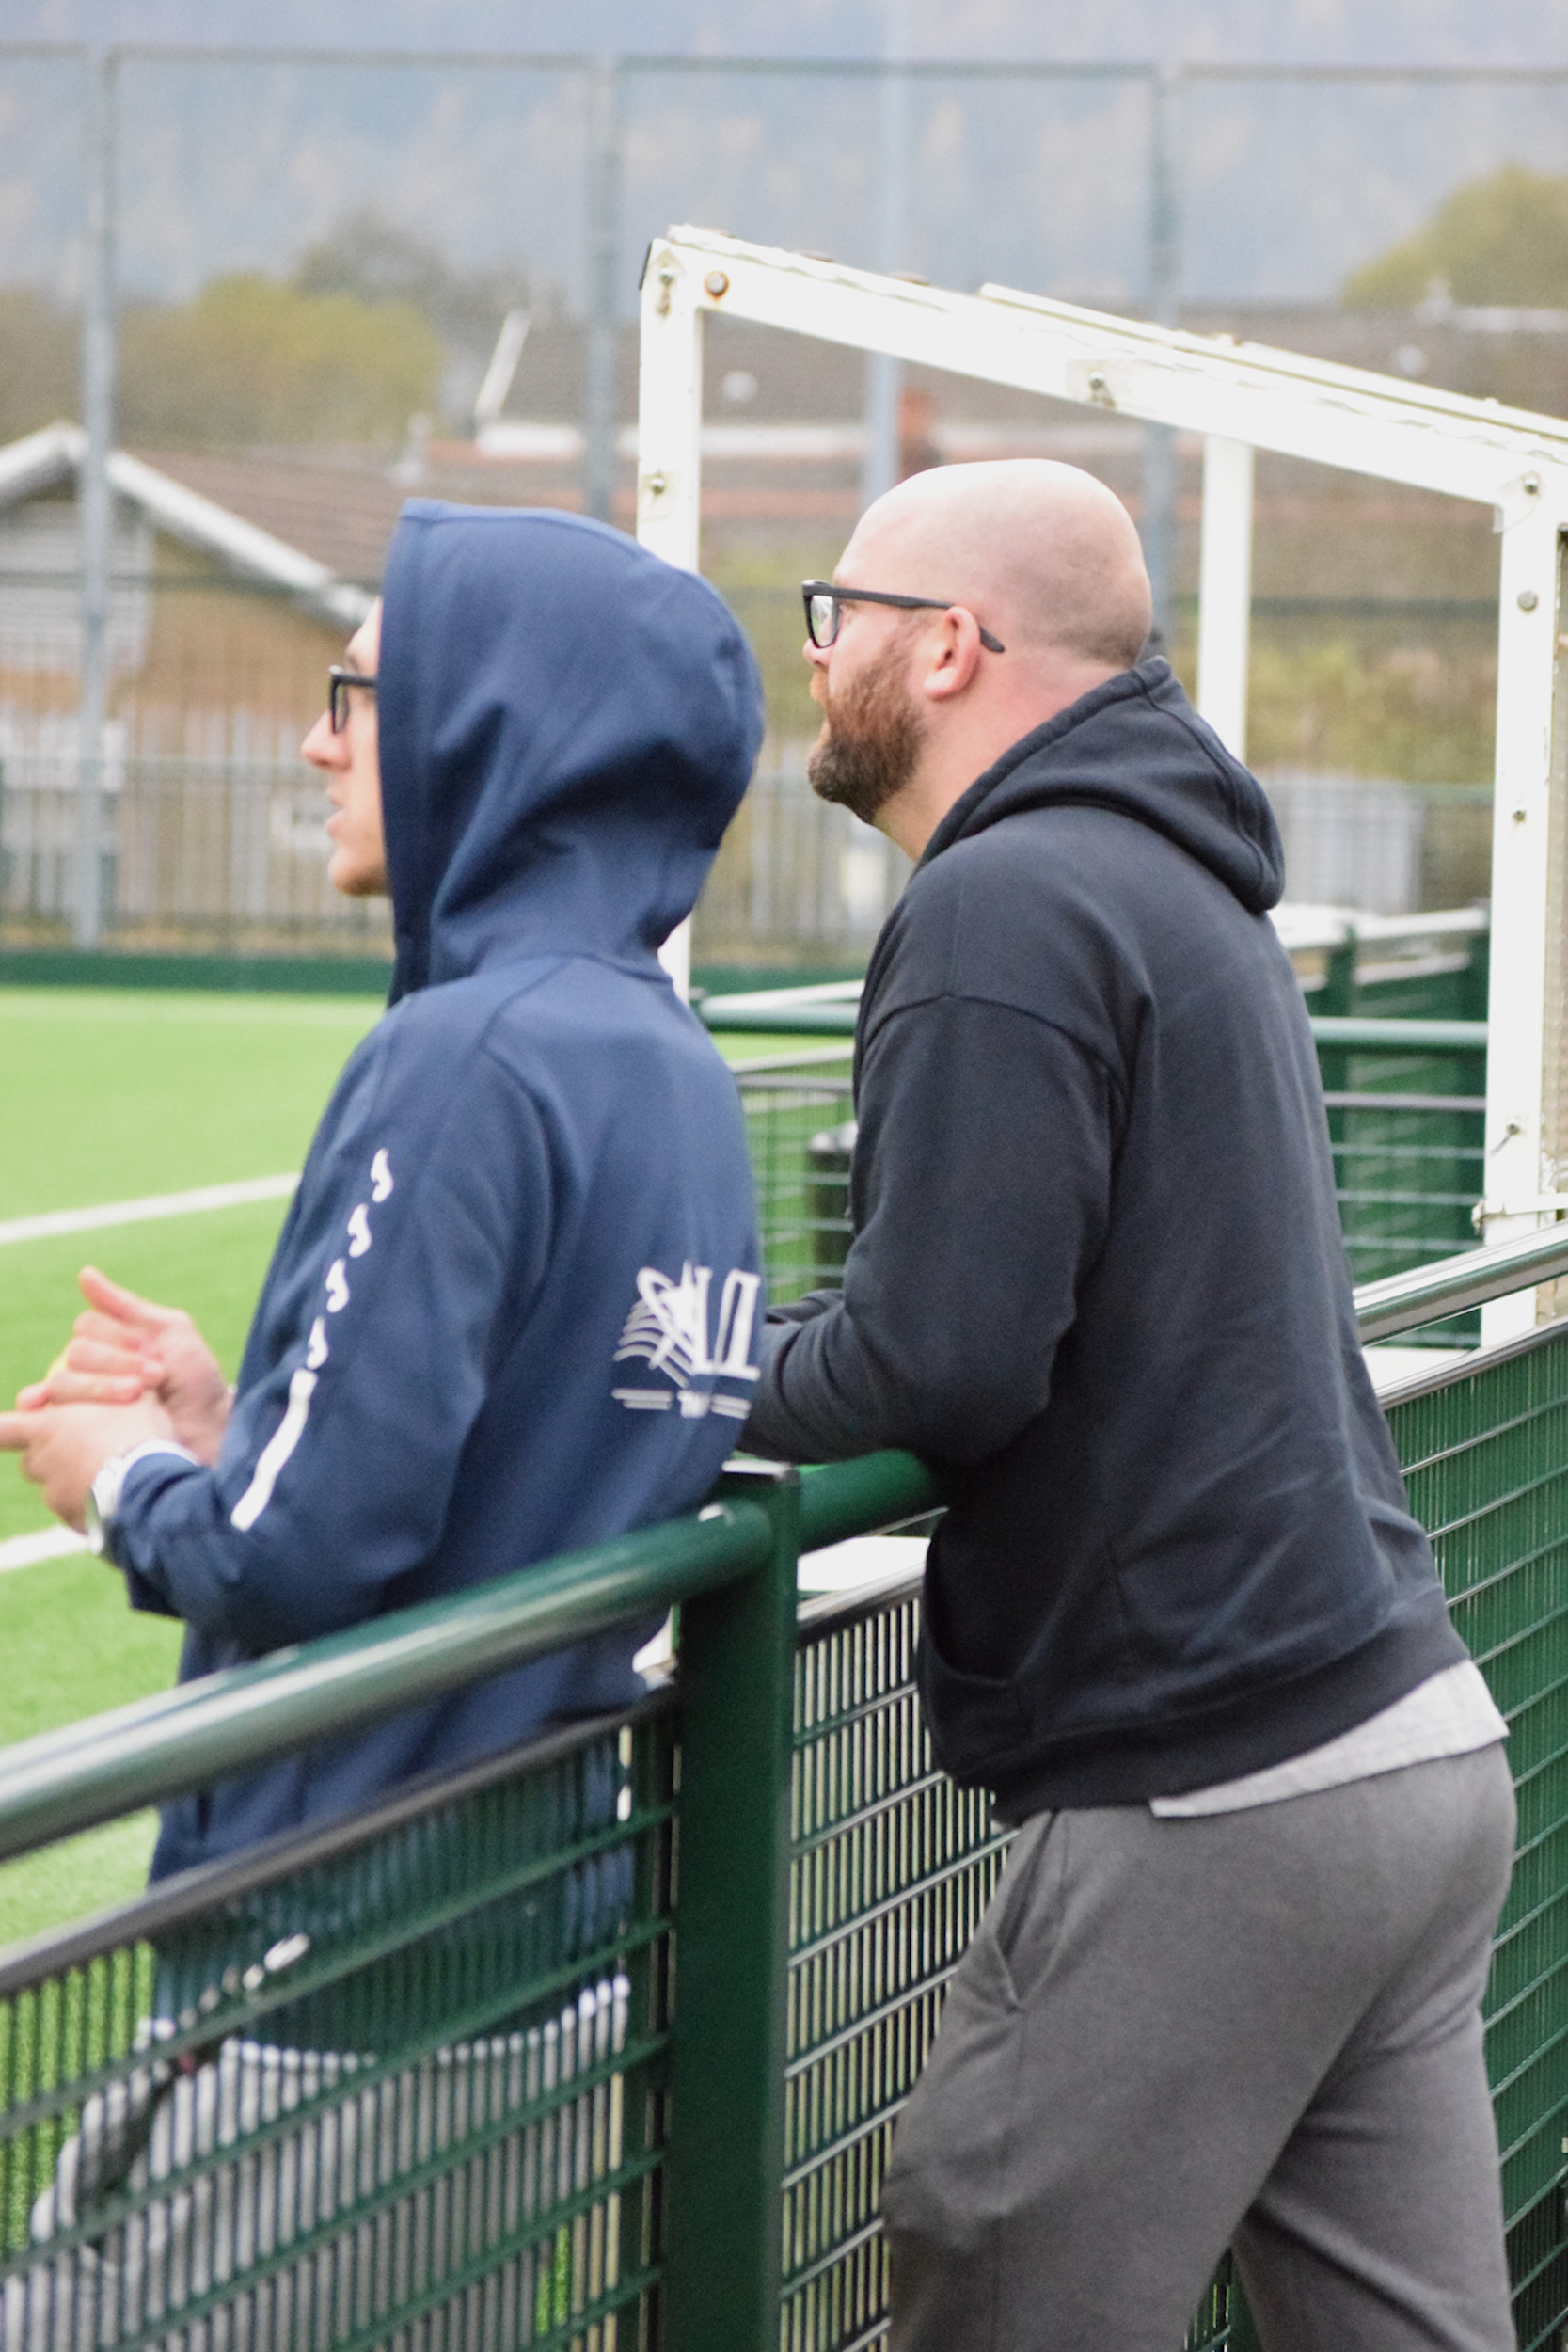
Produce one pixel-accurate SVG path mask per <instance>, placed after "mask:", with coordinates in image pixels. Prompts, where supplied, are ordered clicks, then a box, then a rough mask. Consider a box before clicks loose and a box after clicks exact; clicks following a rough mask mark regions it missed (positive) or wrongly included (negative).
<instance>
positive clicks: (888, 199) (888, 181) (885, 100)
mask: <svg viewBox="0 0 1568 2352" xmlns="http://www.w3.org/2000/svg"><path fill="white" fill-rule="evenodd" d="M882 5H883V8H884V10H885V24H884V33H883V56H884V58H885V60H886V64H885V70H884V72H883V74H882V81H881V88H880V91H879V102H880V124H881V136H880V139H879V153H878V167H877V171H878V182H879V185H878V188H877V267H878V268H879V270H889V271H892V270H899V269H902V268H903V266H904V216H905V212H906V209H907V203H908V191H909V148H910V77H909V75H908V74H907V73H905V72H900V70H899V69H900V68H901V67H902V66H903V65H904V64H905V62H906V61H907V57H908V54H909V53H908V45H907V40H906V29H907V28H906V14H907V9H906V0H882ZM903 380H904V371H903V369H902V367H901V366H900V364H899V362H898V361H897V360H896V359H895V358H894V356H893V354H892V353H891V352H888V351H872V352H868V353H867V354H866V360H865V411H864V432H865V440H864V446H863V451H862V453H861V504H862V506H863V507H865V506H869V505H870V504H871V502H872V501H873V500H874V499H879V498H880V497H881V495H882V493H883V491H884V490H891V489H892V487H893V485H894V484H895V482H896V481H897V479H898V395H899V392H900V390H901V389H902V387H903Z"/></svg>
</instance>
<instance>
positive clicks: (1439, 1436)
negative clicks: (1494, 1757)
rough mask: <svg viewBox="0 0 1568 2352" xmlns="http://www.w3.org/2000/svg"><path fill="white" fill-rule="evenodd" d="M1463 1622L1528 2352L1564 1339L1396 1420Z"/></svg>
mask: <svg viewBox="0 0 1568 2352" xmlns="http://www.w3.org/2000/svg"><path fill="white" fill-rule="evenodd" d="M1389 1421H1390V1423H1391V1426H1392V1428H1393V1431H1394V1438H1395V1442H1396V1443H1397V1445H1398V1447H1399V1450H1400V1457H1401V1459H1402V1462H1403V1464H1404V1468H1405V1476H1406V1479H1407V1481H1408V1483H1409V1488H1410V1499H1411V1502H1412V1505H1413V1507H1414V1508H1415V1510H1416V1512H1417V1514H1418V1517H1419V1518H1420V1519H1421V1521H1422V1523H1423V1524H1424V1525H1425V1526H1426V1527H1427V1529H1428V1530H1429V1531H1430V1533H1431V1534H1432V1537H1433V1544H1434V1546H1435V1548H1436V1551H1437V1558H1438V1563H1439V1565H1440V1566H1441V1569H1442V1572H1443V1581H1444V1584H1445V1586H1446V1587H1447V1590H1448V1594H1449V1603H1450V1606H1451V1607H1452V1610H1453V1614H1454V1622H1455V1624H1456V1625H1457V1626H1458V1628H1459V1630H1460V1631H1461V1633H1462V1634H1463V1635H1464V1636H1465V1641H1466V1642H1467V1643H1468V1644H1469V1645H1470V1647H1471V1649H1472V1650H1473V1651H1474V1653H1475V1655H1476V1658H1477V1659H1478V1661H1480V1664H1481V1668H1482V1670H1483V1672H1484V1673H1485V1676H1486V1678H1487V1681H1488V1682H1489V1683H1490V1685H1491V1687H1492V1692H1493V1695H1494V1697H1495V1698H1496V1699H1497V1705H1498V1706H1499V1707H1500V1708H1502V1711H1503V1713H1504V1714H1505V1715H1506V1716H1507V1718H1508V1722H1509V1727H1510V1735H1511V1736H1510V1740H1509V1758H1510V1761H1511V1763H1512V1765H1513V1777H1514V1783H1515V1786H1516V1788H1517V1791H1518V1801H1519V1845H1518V1858H1517V1860H1516V1862H1515V1865H1514V1872H1513V1888H1512V1890H1511V1892H1510V1895H1509V1899H1508V1904H1507V1907H1506V1909H1505V1910H1504V1913H1503V1916H1502V1921H1501V1925H1500V1927H1499V1930H1498V1935H1497V1954H1496V1958H1495V1960H1494V1962H1493V1968H1492V1980H1491V1985H1490V1988H1489V1990H1488V1994H1487V2004H1486V2008H1487V2020H1488V2022H1487V2037H1486V2038H1487V2058H1488V2064H1489V2066H1490V2069H1491V2074H1492V2086H1493V2095H1494V2099H1495V2102H1496V2107H1497V2137H1498V2142H1499V2144H1500V2147H1501V2151H1502V2165H1503V2207H1504V2211H1505V2213H1506V2215H1507V2217H1508V2224H1509V2253H1510V2260H1511V2263H1512V2265H1513V2279H1514V2284H1515V2290H1516V2293H1515V2304H1514V2313H1515V2321H1516V2325H1517V2328H1518V2333H1519V2342H1520V2344H1521V2346H1523V2347H1525V2352H1532V2347H1534V2346H1537V2345H1544V2344H1546V2343H1547V2342H1548V2341H1555V2340H1556V2339H1557V2338H1558V2337H1559V2335H1560V2332H1561V2329H1562V2326H1563V2320H1564V2317H1565V2315H1568V2228H1565V2224H1564V2209H1563V2185H1564V2182H1565V2181H1568V2162H1565V2161H1564V2135H1565V2132H1568V1327H1561V1326H1557V1327H1548V1328H1547V1329H1546V1330H1544V1332H1542V1333H1541V1334H1539V1335H1538V1336H1537V1337H1536V1338H1534V1339H1532V1340H1530V1341H1528V1342H1526V1343H1524V1344H1523V1345H1522V1346H1521V1347H1519V1348H1518V1349H1516V1350H1514V1351H1513V1352H1512V1353H1510V1354H1508V1355H1506V1356H1503V1357H1501V1358H1500V1359H1497V1360H1494V1361H1492V1362H1490V1363H1488V1364H1486V1365H1485V1366H1484V1367H1483V1368H1481V1369H1480V1370H1478V1371H1477V1372H1475V1373H1474V1374H1467V1375H1465V1374H1462V1375H1461V1376H1460V1377H1458V1378H1451V1379H1448V1380H1445V1381H1443V1382H1441V1383H1440V1384H1434V1385H1433V1387H1432V1388H1431V1390H1430V1391H1429V1392H1428V1393H1426V1394H1424V1395H1420V1396H1417V1397H1412V1398H1411V1399H1409V1400H1408V1401H1407V1402H1404V1403H1398V1404H1395V1405H1394V1406H1392V1408H1391V1410H1390V1413H1389Z"/></svg>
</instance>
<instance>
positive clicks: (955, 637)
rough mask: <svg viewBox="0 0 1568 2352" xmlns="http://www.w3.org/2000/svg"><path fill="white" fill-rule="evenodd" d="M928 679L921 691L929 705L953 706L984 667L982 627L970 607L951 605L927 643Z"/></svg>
mask: <svg viewBox="0 0 1568 2352" xmlns="http://www.w3.org/2000/svg"><path fill="white" fill-rule="evenodd" d="M923 651H924V653H925V656H926V671H925V675H924V676H923V677H922V679H921V681H920V691H921V692H922V693H923V694H924V695H925V696H926V699H927V702H936V703H942V702H949V701H951V700H952V698H953V697H954V695H956V694H961V693H962V692H963V691H964V690H965V688H966V687H968V686H969V685H970V684H971V682H972V681H973V679H974V674H975V672H976V671H977V670H978V668H979V666H980V653H981V646H980V624H979V623H978V621H976V619H975V618H974V613H973V612H970V611H969V610H968V609H967V607H966V606H964V605H961V604H955V605H950V606H949V607H948V609H947V611H946V612H943V613H942V616H941V618H940V619H939V620H938V622H937V625H936V628H934V629H933V631H932V632H931V634H930V636H929V637H927V639H926V641H925V644H924V647H923Z"/></svg>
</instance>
